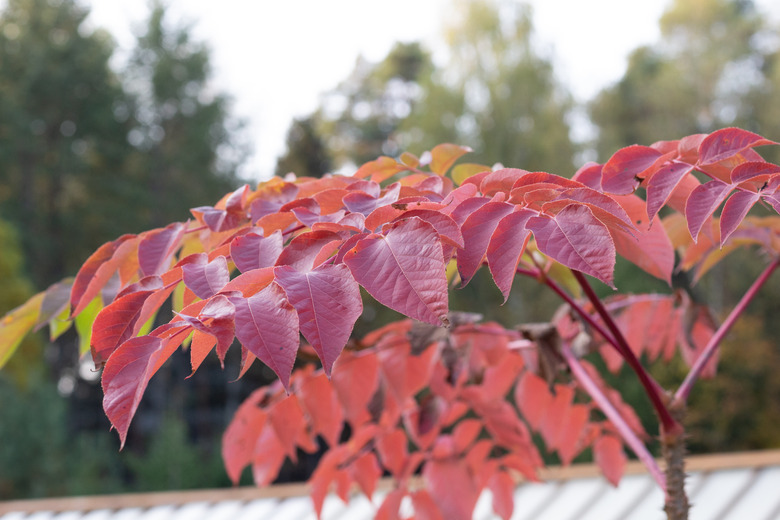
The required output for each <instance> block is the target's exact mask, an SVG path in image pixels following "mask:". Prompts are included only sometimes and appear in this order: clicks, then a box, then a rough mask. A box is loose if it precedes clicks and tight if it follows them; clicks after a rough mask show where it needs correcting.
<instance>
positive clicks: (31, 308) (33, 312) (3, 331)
mask: <svg viewBox="0 0 780 520" xmlns="http://www.w3.org/2000/svg"><path fill="white" fill-rule="evenodd" d="M43 297H44V293H42V292H40V293H38V294H36V295H35V296H33V297H32V298H30V299H29V300H27V301H26V302H25V303H23V304H22V305H20V306H19V307H17V308H15V309H14V310H12V311H10V312H9V313H8V314H6V315H5V316H3V319H2V320H0V368H2V367H3V365H5V364H6V362H7V361H8V359H9V358H10V357H11V355H12V354H13V353H14V351H16V347H18V346H19V343H21V342H22V340H23V339H24V337H25V336H26V335H27V333H29V332H30V331H31V330H32V328H33V327H35V323H36V322H37V321H38V315H39V314H40V313H41V303H42V302H43Z"/></svg>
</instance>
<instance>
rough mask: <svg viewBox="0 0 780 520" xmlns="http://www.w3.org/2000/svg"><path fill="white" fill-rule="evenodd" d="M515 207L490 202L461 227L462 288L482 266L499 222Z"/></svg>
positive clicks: (460, 270)
mask: <svg viewBox="0 0 780 520" xmlns="http://www.w3.org/2000/svg"><path fill="white" fill-rule="evenodd" d="M513 209H514V206H513V205H512V204H508V203H506V202H488V203H487V204H485V205H484V206H482V207H480V208H478V209H477V210H476V211H474V212H473V213H472V214H471V215H469V216H468V218H466V220H465V221H464V222H463V226H461V233H463V243H464V247H463V249H462V250H460V251H458V257H457V259H458V273H459V274H460V278H461V280H462V286H465V285H466V284H468V283H469V280H471V278H472V277H473V276H474V273H476V272H477V269H479V267H480V266H481V265H482V259H483V258H484V257H485V253H487V250H488V245H489V243H490V237H491V236H492V235H493V232H494V231H495V229H496V227H497V226H498V223H499V221H500V220H501V219H502V218H504V217H505V216H507V215H509V214H510V213H511V212H512V210H513Z"/></svg>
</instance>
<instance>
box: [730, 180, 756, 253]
mask: <svg viewBox="0 0 780 520" xmlns="http://www.w3.org/2000/svg"><path fill="white" fill-rule="evenodd" d="M759 198H761V193H760V192H759V193H754V192H752V191H741V190H738V191H737V192H736V193H735V194H734V195H732V196H731V197H729V200H727V201H726V204H724V205H723V211H722V212H721V214H720V245H721V247H723V244H724V243H726V240H727V239H728V238H729V237H730V236H731V234H732V233H734V231H735V230H736V229H737V227H739V225H740V224H741V223H742V221H743V220H744V219H745V217H746V216H747V214H748V212H749V211H750V208H752V207H753V205H754V204H755V203H756V202H758V199H759Z"/></svg>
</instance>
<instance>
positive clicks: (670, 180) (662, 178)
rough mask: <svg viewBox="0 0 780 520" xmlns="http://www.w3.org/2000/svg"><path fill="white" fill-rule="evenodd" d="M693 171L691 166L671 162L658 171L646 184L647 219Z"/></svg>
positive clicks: (654, 214) (656, 211)
mask: <svg viewBox="0 0 780 520" xmlns="http://www.w3.org/2000/svg"><path fill="white" fill-rule="evenodd" d="M692 170H693V165H690V164H688V163H683V162H672V163H670V164H667V165H665V166H663V167H662V168H661V169H660V170H658V171H657V172H656V173H655V174H654V175H653V176H652V177H650V180H649V181H648V182H647V217H648V218H649V219H651V220H652V219H653V218H654V217H655V216H656V215H657V214H658V211H659V210H660V209H661V207H663V205H664V204H666V202H667V201H668V200H669V197H671V196H672V192H673V191H674V190H675V188H677V186H678V185H679V184H680V183H681V182H682V181H683V179H685V178H686V177H687V176H688V174H689V173H690V172H691V171H692Z"/></svg>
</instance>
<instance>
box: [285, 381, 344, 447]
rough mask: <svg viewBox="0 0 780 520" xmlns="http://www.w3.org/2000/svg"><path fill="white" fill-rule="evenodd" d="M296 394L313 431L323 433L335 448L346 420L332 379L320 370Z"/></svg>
mask: <svg viewBox="0 0 780 520" xmlns="http://www.w3.org/2000/svg"><path fill="white" fill-rule="evenodd" d="M296 394H297V395H298V398H299V399H300V400H301V406H303V408H304V409H305V410H306V413H307V415H308V416H309V420H310V421H311V428H312V432H314V433H315V434H318V435H322V438H323V439H325V442H327V443H328V446H330V447H331V448H335V447H336V445H338V442H339V435H340V434H341V429H342V426H343V422H344V410H343V409H342V407H341V404H340V403H339V401H338V397H337V396H336V392H335V390H334V388H333V385H332V383H331V381H330V379H328V378H327V377H326V376H325V374H323V373H322V372H320V373H319V374H318V375H315V376H311V377H309V378H307V379H306V380H305V381H304V382H303V384H302V385H301V386H300V387H299V388H298V389H297V391H296Z"/></svg>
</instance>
